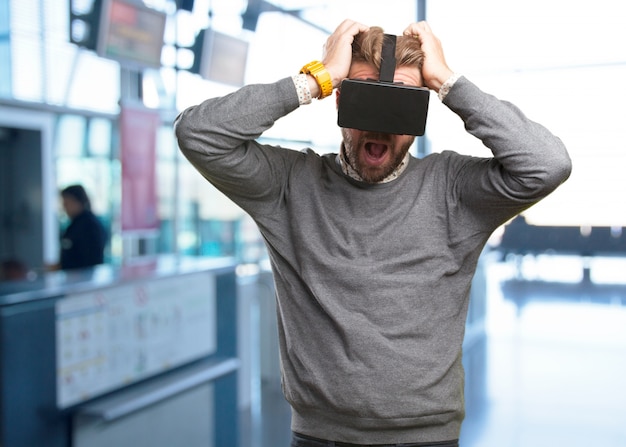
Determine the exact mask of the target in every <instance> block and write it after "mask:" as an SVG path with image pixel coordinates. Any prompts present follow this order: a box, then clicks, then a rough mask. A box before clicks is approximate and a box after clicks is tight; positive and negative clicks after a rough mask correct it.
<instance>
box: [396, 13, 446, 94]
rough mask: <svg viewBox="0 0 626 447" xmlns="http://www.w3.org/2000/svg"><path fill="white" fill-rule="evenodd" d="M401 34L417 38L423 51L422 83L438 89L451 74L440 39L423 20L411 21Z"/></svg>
mask: <svg viewBox="0 0 626 447" xmlns="http://www.w3.org/2000/svg"><path fill="white" fill-rule="evenodd" d="M403 34H404V35H405V36H412V37H414V38H416V39H419V41H420V44H421V47H422V51H423V52H424V65H423V66H422V79H423V80H424V85H425V86H426V87H428V88H430V89H432V90H435V91H439V89H440V88H441V85H442V84H443V83H444V82H446V80H447V79H448V78H449V77H450V76H452V74H453V72H452V70H451V69H450V67H448V64H447V63H446V59H445V57H444V54H443V47H442V46H441V41H440V40H439V39H438V38H437V36H435V35H434V34H433V32H432V30H431V29H430V26H428V23H426V22H424V21H422V22H416V23H411V24H410V25H409V26H408V27H407V28H406V29H405V30H404V33H403Z"/></svg>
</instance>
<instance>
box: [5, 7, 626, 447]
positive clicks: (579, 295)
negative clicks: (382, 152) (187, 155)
mask: <svg viewBox="0 0 626 447" xmlns="http://www.w3.org/2000/svg"><path fill="white" fill-rule="evenodd" d="M344 18H352V19H354V20H358V21H361V22H363V23H366V24H368V25H380V26H382V27H383V28H384V29H385V31H386V32H389V33H395V34H400V33H402V31H403V29H404V28H405V27H406V26H407V25H408V24H409V23H410V22H412V21H416V20H421V19H427V20H428V21H429V23H430V25H431V27H432V28H433V31H434V32H435V34H436V35H437V36H438V37H439V38H440V39H441V41H442V43H443V47H444V50H445V52H446V58H447V61H448V63H449V65H450V66H451V67H452V68H453V69H454V70H455V71H458V72H460V73H463V74H464V75H466V76H467V77H469V78H470V79H471V80H472V81H474V82H475V83H476V84H478V86H480V87H482V88H483V89H484V90H486V91H488V92H490V93H493V94H495V95H496V96H498V97H500V98H501V99H506V100H509V101H511V102H513V103H515V104H516V105H518V106H519V107H520V108H521V109H522V110H523V111H524V112H525V113H526V114H527V115H528V116H529V117H531V118H532V119H534V120H536V121H539V122H540V123H542V124H544V125H545V126H546V127H548V128H549V129H550V130H552V131H553V132H554V133H555V134H557V135H558V136H560V137H561V138H562V139H563V140H564V142H565V144H566V146H567V147H568V149H569V151H570V154H571V157H572V160H573V165H574V170H573V174H572V176H571V178H570V179H569V180H568V181H567V182H566V183H565V184H564V185H563V186H562V187H561V188H560V189H558V190H557V191H556V192H555V193H554V194H552V195H551V196H549V197H548V198H547V199H545V200H544V201H542V202H541V203H539V204H538V205H536V206H535V207H533V208H531V209H530V210H528V211H527V212H525V213H524V216H523V217H521V218H518V219H516V220H514V221H512V222H510V223H509V224H508V225H506V226H504V227H503V228H501V229H500V230H499V231H498V232H497V233H496V234H494V237H493V238H492V240H491V241H490V244H489V246H488V247H487V248H486V250H485V252H484V255H483V257H482V259H481V262H480V265H479V269H478V272H477V275H476V279H475V281H474V286H473V289H472V304H471V309H470V314H469V316H468V321H467V332H466V340H465V345H464V355H465V358H464V363H465V368H466V406H467V417H466V421H465V423H464V426H463V432H462V438H461V441H462V445H463V447H496V446H498V447H502V446H507V447H542V446H556V445H558V446H561V445H567V446H569V447H576V446H589V445H594V446H603V447H623V446H625V445H626V424H625V423H624V420H625V419H626V386H625V385H624V380H625V378H626V234H625V233H624V227H625V226H626V204H625V201H624V194H625V193H626V176H625V175H624V170H625V168H626V126H625V125H624V118H625V115H624V110H623V105H624V104H626V84H625V83H624V82H623V80H624V79H626V48H625V47H624V45H623V43H624V42H626V27H624V21H625V20H626V6H624V5H623V4H622V2H615V1H612V0H595V1H593V2H591V1H589V0H567V1H566V0H527V1H524V2H522V1H496V0H430V1H428V0H386V1H384V2H373V1H363V0H342V1H331V0H267V1H266V0H248V1H246V0H195V1H194V0H176V1H174V0H143V1H141V0H0V261H2V263H3V264H2V265H3V271H2V276H0V280H1V282H0V337H1V340H0V368H1V369H0V445H2V446H4V447H39V446H46V447H51V446H52V447H54V446H63V447H69V446H83V447H97V446H104V445H108V446H110V445H117V446H127V445H135V446H148V445H149V446H172V445H185V446H187V447H195V446H211V447H212V446H216V447H233V446H240V447H287V446H288V442H289V433H290V432H289V408H288V407H287V405H286V403H285V401H284V399H283V398H282V395H281V393H280V382H279V365H278V360H277V353H276V334H275V331H276V329H275V317H274V308H273V306H274V303H273V286H272V281H271V274H270V273H269V271H268V268H267V260H266V253H265V250H264V247H263V243H262V241H261V239H260V237H259V234H258V232H257V230H256V228H255V226H254V224H253V223H252V222H251V221H250V219H248V218H247V216H246V215H245V214H244V213H243V212H242V211H241V210H240V209H238V208H237V207H236V206H235V205H234V204H232V203H231V202H229V201H228V200H227V199H225V198H224V197H223V196H222V195H221V194H220V193H219V192H217V191H216V190H215V189H214V188H213V187H211V186H210V185H209V184H208V183H207V182H206V181H205V180H204V179H203V178H202V177H201V176H200V175H198V174H197V173H196V172H195V171H194V170H193V168H192V167H191V165H190V164H189V163H188V162H186V160H184V158H183V157H182V156H181V155H180V154H179V152H178V149H177V146H176V141H175V139H174V135H173V132H172V123H173V120H174V118H175V117H176V115H177V114H178V113H179V112H180V111H181V110H182V109H184V108H186V107H188V106H190V105H193V104H196V103H198V102H200V101H202V100H203V99H205V98H208V97H212V96H219V95H223V94H226V93H228V92H230V91H233V90H234V89H236V88H238V87H239V86H241V85H243V84H247V83H257V82H272V81H274V80H277V79H279V78H282V77H286V76H290V75H292V74H294V73H296V72H297V71H298V70H299V68H300V67H301V66H302V65H303V64H304V63H306V62H308V61H309V60H312V59H316V58H317V59H319V58H321V55H322V46H323V44H324V42H325V40H326V37H327V36H328V34H329V33H330V32H332V30H334V29H335V27H336V26H337V25H338V24H339V23H340V22H341V21H342V20H343V19H344ZM311 123H315V125H312V124H311ZM319 129H326V130H325V131H324V132H320V131H319ZM263 139H265V140H266V141H268V142H272V143H276V144H280V145H282V146H286V147H291V148H294V149H300V148H303V147H313V148H315V149H316V150H317V151H320V152H329V151H336V150H337V149H338V144H339V140H340V133H339V130H338V128H337V126H336V113H335V103H334V101H332V100H327V101H321V102H316V103H314V104H313V105H312V106H308V107H305V108H302V109H301V110H299V111H297V112H296V113H293V114H291V115H289V116H288V117H285V118H284V119H282V120H280V121H279V122H278V123H277V124H276V126H275V127H274V128H272V129H271V130H270V131H268V132H267V133H266V134H265V135H264V136H263ZM446 149H452V150H455V151H458V152H462V153H467V154H473V155H478V156H481V155H484V156H488V155H489V153H488V152H487V150H486V149H485V148H483V147H482V146H481V144H480V142H478V141H477V140H475V139H473V137H471V136H469V135H468V134H466V133H465V131H464V129H463V125H462V122H461V121H460V120H459V119H458V118H457V117H456V116H455V115H454V114H452V113H450V112H449V111H448V110H447V109H446V108H445V106H443V105H441V104H440V103H439V102H438V101H436V98H433V100H431V107H430V111H429V119H428V124H427V133H426V135H425V136H424V137H420V138H419V139H418V141H417V142H416V144H415V147H414V148H413V151H414V154H415V155H416V156H420V157H421V156H425V155H427V154H429V153H432V152H440V151H442V150H446ZM71 184H82V185H83V186H84V187H85V189H86V190H87V192H88V194H89V196H90V197H91V202H92V209H93V211H94V213H95V214H96V215H97V216H98V217H99V218H100V219H101V220H102V222H103V224H104V225H105V228H106V229H107V232H108V234H109V236H110V237H109V243H108V244H107V247H106V252H105V264H104V265H101V266H98V267H96V268H91V269H85V270H80V271H71V272H69V271H68V272H64V271H55V272H50V271H48V270H49V269H48V268H47V266H49V265H52V264H54V263H56V262H58V256H59V249H60V247H59V244H60V242H59V234H60V232H61V231H62V230H63V228H65V227H66V226H67V223H68V222H67V219H66V217H65V216H64V214H63V212H62V209H61V205H60V199H59V190H60V189H62V188H64V187H65V186H67V185H71Z"/></svg>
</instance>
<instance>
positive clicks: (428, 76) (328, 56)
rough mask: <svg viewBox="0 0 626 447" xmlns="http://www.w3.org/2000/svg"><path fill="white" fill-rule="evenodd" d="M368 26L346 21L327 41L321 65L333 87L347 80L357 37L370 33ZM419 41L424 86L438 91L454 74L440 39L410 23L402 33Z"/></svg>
mask: <svg viewBox="0 0 626 447" xmlns="http://www.w3.org/2000/svg"><path fill="white" fill-rule="evenodd" d="M369 28H370V27H369V26H367V25H363V24H362V23H358V22H355V21H353V20H349V19H346V20H344V21H343V22H342V23H341V24H340V25H339V26H338V27H337V29H336V30H335V31H334V32H333V33H332V34H331V35H330V36H329V37H328V39H327V41H326V44H325V45H324V57H323V60H322V63H323V64H324V66H325V67H326V69H327V70H328V72H329V73H330V76H331V79H332V82H333V87H334V88H337V87H339V86H340V84H341V81H342V80H344V79H345V78H346V77H347V76H348V72H349V71H350V65H351V62H352V42H353V41H354V38H355V36H356V35H357V34H359V33H360V32H365V31H368V30H369ZM403 34H404V35H405V36H412V37H414V38H416V39H419V41H420V43H421V47H422V50H423V51H424V54H425V56H424V65H423V67H422V78H423V81H424V85H425V86H426V87H428V88H430V89H432V90H435V91H439V88H440V87H441V85H442V84H443V83H444V82H445V81H446V80H447V79H448V78H449V77H450V76H451V75H452V74H453V72H452V70H451V69H450V68H449V67H448V64H447V63H446V60H445V57H444V54H443V48H442V45H441V42H440V41H439V39H438V38H437V37H436V36H435V35H434V34H433V32H432V30H431V29H430V26H429V25H428V23H426V22H424V21H422V22H415V23H411V24H410V25H409V26H408V27H407V28H406V29H405V30H404V33H403Z"/></svg>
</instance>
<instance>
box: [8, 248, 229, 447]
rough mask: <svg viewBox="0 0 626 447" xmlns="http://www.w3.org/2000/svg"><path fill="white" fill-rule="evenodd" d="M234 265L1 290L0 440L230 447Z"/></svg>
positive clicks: (164, 263) (86, 275)
mask: <svg viewBox="0 0 626 447" xmlns="http://www.w3.org/2000/svg"><path fill="white" fill-rule="evenodd" d="M236 319H237V275H236V264H235V262H234V261H233V260H232V259H215V258H212V259H197V258H183V259H181V258H170V257H167V258H159V259H153V260H149V261H144V262H141V263H135V264H133V265H127V266H122V267H112V266H99V267H96V268H94V269H88V270H82V271H76V272H73V271H72V272H52V273H47V274H44V275H42V276H41V277H39V278H36V279H35V280H32V281H18V282H10V283H2V284H0V337H1V339H0V362H1V363H0V399H1V400H0V418H1V420H0V423H1V425H0V445H2V446H3V447H23V446H46V447H57V446H58V447H70V446H75V447H87V446H88V447H98V446H105V445H106V446H111V445H119V446H122V445H150V446H151V447H154V446H156V447H158V446H172V445H185V446H236V445H237V437H238V420H237V419H238V418H237V414H238V408H237V373H238V370H239V367H240V361H239V359H238V357H237V321H236Z"/></svg>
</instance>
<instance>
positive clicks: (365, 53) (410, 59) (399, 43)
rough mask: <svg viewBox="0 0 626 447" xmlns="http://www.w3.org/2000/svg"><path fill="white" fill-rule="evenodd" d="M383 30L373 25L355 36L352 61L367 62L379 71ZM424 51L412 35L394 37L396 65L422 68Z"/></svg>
mask: <svg viewBox="0 0 626 447" xmlns="http://www.w3.org/2000/svg"><path fill="white" fill-rule="evenodd" d="M384 34H385V33H384V31H383V29H382V28H381V27H378V26H373V27H371V28H370V29H369V30H368V31H364V32H362V33H359V34H357V35H356V36H355V38H354V42H353V43H352V61H353V62H367V63H368V64H371V65H373V66H375V67H376V69H377V70H379V71H380V59H381V53H382V48H383V39H384ZM423 63H424V52H423V51H422V47H421V45H420V42H419V40H418V39H416V38H414V37H412V36H398V37H397V38H396V66H397V67H400V66H413V67H416V68H418V69H419V70H421V69H422V65H423Z"/></svg>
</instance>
